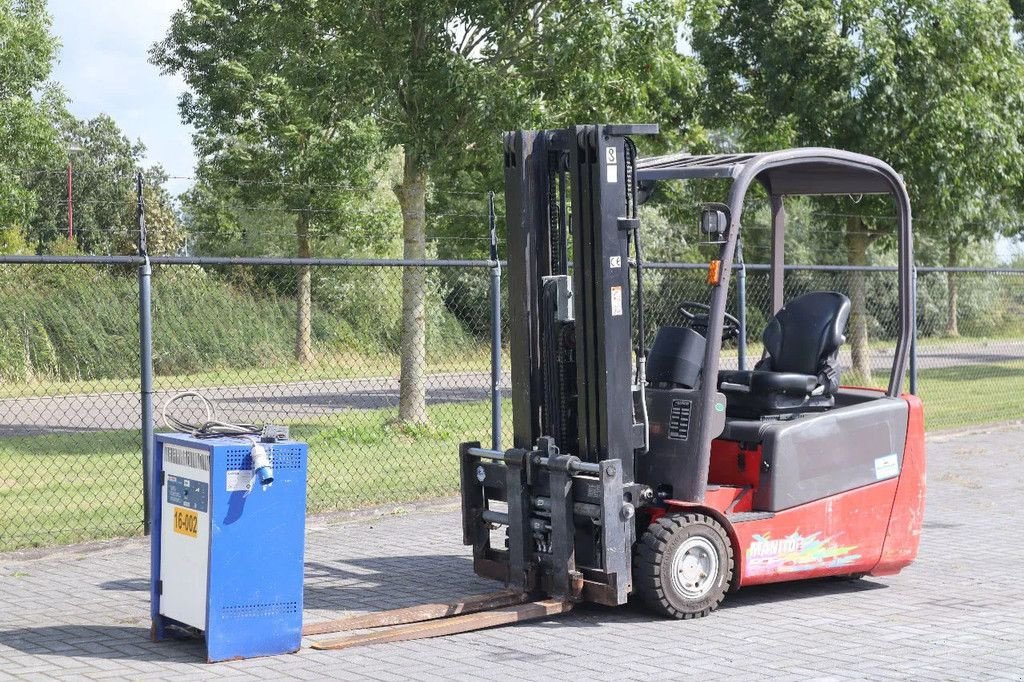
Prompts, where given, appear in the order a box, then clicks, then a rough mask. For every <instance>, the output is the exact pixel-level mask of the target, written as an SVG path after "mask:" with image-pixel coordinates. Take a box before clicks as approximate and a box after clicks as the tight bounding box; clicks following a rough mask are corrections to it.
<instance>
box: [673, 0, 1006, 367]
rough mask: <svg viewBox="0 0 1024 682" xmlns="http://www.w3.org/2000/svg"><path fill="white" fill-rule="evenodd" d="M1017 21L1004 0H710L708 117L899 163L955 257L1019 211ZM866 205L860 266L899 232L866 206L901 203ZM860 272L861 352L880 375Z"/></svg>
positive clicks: (699, 32)
mask: <svg viewBox="0 0 1024 682" xmlns="http://www.w3.org/2000/svg"><path fill="white" fill-rule="evenodd" d="M1012 20H1013V18H1012V15H1011V12H1010V8H1009V6H1008V5H1007V3H1006V2H1004V1H1000V0H984V1H981V2H978V1H976V0H698V2H697V3H696V7H695V10H694V15H693V25H694V41H693V44H694V48H695V49H696V51H697V53H698V54H699V56H700V60H701V63H702V64H703V65H704V68H705V70H706V72H707V82H706V106H705V107H704V111H705V112H706V114H707V122H708V123H709V124H710V125H713V126H716V127H718V128H723V129H728V130H731V131H733V132H734V134H735V135H736V137H737V138H738V139H739V141H740V146H741V147H743V148H745V149H749V150H756V149H766V148H773V147H782V146H804V145H823V146H832V147H839V148H843V149H849V150H852V151H858V152H863V153H867V154H871V155H873V156H877V157H880V158H882V159H884V160H886V161H888V162H889V163H890V164H891V165H892V166H894V167H895V168H896V169H897V170H899V171H900V172H901V173H903V175H904V177H905V179H906V182H907V185H908V188H909V189H910V192H911V196H912V198H913V201H914V206H915V209H914V210H915V214H916V215H917V216H918V217H919V218H921V219H920V220H919V221H918V223H917V233H918V234H919V235H924V236H927V237H930V238H931V239H933V240H936V241H938V242H939V243H941V244H943V245H944V246H946V247H947V252H948V259H949V260H950V261H953V263H951V264H955V259H956V254H957V253H958V250H959V249H960V248H962V247H963V246H964V245H966V244H967V243H969V242H970V241H971V240H972V239H979V238H991V237H992V236H993V235H994V233H995V232H996V231H997V229H998V225H999V224H1000V221H999V220H994V219H993V216H994V215H1000V216H1005V215H1007V214H1011V213H1015V212H1016V210H1017V203H1016V201H1015V197H1014V196H1013V195H1014V193H1015V192H1016V191H1017V188H1018V187H1019V186H1020V177H1021V173H1022V170H1024V147H1022V145H1021V143H1020V131H1021V130H1022V126H1024V107H1022V104H1024V101H1022V97H1024V94H1022V93H1024V88H1022V86H1024V58H1022V54H1021V52H1020V51H1019V50H1018V49H1017V47H1016V45H1015V44H1014V37H1013V22H1012ZM831 205H832V206H834V205H835V204H834V203H833V204H831ZM865 209H866V210H865ZM837 213H838V212H837ZM857 213H858V214H859V215H851V216H850V217H848V218H845V219H844V218H841V217H836V218H835V219H834V220H833V224H834V226H835V227H838V225H839V223H838V221H840V220H842V221H843V222H845V223H846V240H845V242H846V243H845V247H846V252H847V261H848V263H849V264H851V265H862V264H866V263H867V262H868V249H869V247H870V246H871V244H872V243H873V242H874V241H876V240H878V239H879V238H881V237H885V236H889V235H890V234H891V233H890V232H889V231H888V230H886V229H884V226H883V224H881V223H879V222H876V221H872V220H870V219H864V218H863V217H862V216H863V215H864V214H867V215H870V214H871V213H891V208H890V207H889V206H888V205H884V204H879V203H877V202H873V201H868V202H867V203H866V204H864V205H863V206H861V207H860V210H859V211H858V212H857ZM858 281H859V280H858ZM858 281H855V282H854V285H855V286H854V289H855V290H854V292H853V294H854V299H855V300H854V314H853V316H852V318H851V322H852V326H853V335H852V340H853V347H854V348H853V350H854V362H855V365H857V367H858V369H859V371H860V372H861V373H862V374H864V375H865V376H870V372H869V367H868V364H867V358H866V342H867V332H866V319H865V317H864V306H863V296H864V292H863V287H857V286H856V285H857V284H858ZM861 284H862V282H861ZM954 284H955V283H954V282H953V281H951V282H950V306H949V307H950V319H951V320H953V321H954V322H953V325H952V327H951V330H950V331H951V332H955V310H956V300H955V296H956V288H955V286H954Z"/></svg>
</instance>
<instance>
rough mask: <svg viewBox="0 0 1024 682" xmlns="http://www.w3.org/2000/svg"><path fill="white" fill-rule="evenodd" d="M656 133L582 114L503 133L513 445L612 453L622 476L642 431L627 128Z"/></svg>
mask: <svg viewBox="0 0 1024 682" xmlns="http://www.w3.org/2000/svg"><path fill="white" fill-rule="evenodd" d="M656 132H657V126H653V125H588V126H576V127H573V128H568V129H563V130H549V131H519V132H515V133H510V134H508V135H507V137H506V139H505V200H506V215H507V226H508V234H507V245H508V246H507V248H508V276H509V310H510V316H511V319H512V320H513V321H514V324H515V325H516V330H515V331H516V333H513V334H512V336H511V340H510V352H511V356H512V405H513V427H514V438H513V440H514V445H515V447H517V448H527V449H529V448H532V447H534V446H535V445H536V443H537V441H538V439H539V438H541V437H550V438H552V439H553V441H554V444H555V445H556V446H557V447H558V448H559V450H560V451H561V452H565V453H568V454H572V455H575V456H576V457H578V458H579V459H580V460H582V461H584V462H594V463H596V462H601V461H604V460H606V459H609V458H613V459H618V460H620V461H621V462H622V469H623V480H624V482H625V483H632V482H633V479H634V462H633V460H634V451H635V450H636V449H638V448H642V447H643V445H644V437H645V434H644V426H643V424H642V423H638V422H637V420H636V419H635V416H634V412H635V411H634V409H633V405H634V396H633V390H634V382H633V378H632V362H631V357H632V352H631V347H632V336H633V334H632V320H631V315H630V311H631V310H632V307H631V301H630V297H631V290H630V266H629V241H630V236H631V234H632V233H634V231H635V230H637V229H638V227H639V221H638V219H637V200H636V193H637V187H636V147H635V146H634V145H633V143H632V141H631V140H630V139H629V138H628V137H627V136H628V135H638V134H653V133H656ZM570 207H571V208H570ZM570 254H571V256H570ZM570 257H571V262H572V266H571V268H570V266H569V259H570Z"/></svg>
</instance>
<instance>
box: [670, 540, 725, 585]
mask: <svg viewBox="0 0 1024 682" xmlns="http://www.w3.org/2000/svg"><path fill="white" fill-rule="evenodd" d="M670 569H671V572H672V586H673V587H675V589H676V591H677V592H679V593H680V594H682V595H683V596H684V597H686V598H687V599H700V598H702V597H705V596H707V594H708V592H710V591H711V588H712V587H714V585H715V581H716V580H717V578H718V552H717V551H716V550H715V546H714V545H712V544H711V541H710V540H708V539H707V538H702V537H692V538H687V539H686V540H685V541H684V542H683V544H681V545H680V546H679V549H678V550H676V552H675V554H674V555H673V557H672V566H671V567H670Z"/></svg>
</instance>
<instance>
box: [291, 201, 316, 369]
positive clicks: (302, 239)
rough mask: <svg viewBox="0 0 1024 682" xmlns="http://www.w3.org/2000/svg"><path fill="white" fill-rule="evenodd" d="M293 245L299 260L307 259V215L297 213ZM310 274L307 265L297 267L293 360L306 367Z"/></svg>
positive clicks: (308, 359)
mask: <svg viewBox="0 0 1024 682" xmlns="http://www.w3.org/2000/svg"><path fill="white" fill-rule="evenodd" d="M295 244H296V251H297V255H298V257H299V258H309V257H310V255H311V253H312V250H311V249H310V247H309V214H308V213H307V212H306V211H302V212H301V213H299V217H298V219H297V220H296V222H295ZM312 279H313V278H312V272H311V271H310V268H309V266H308V265H301V266H299V287H298V293H297V304H298V305H297V311H296V315H295V360H296V361H297V362H299V363H300V364H303V365H306V364H309V363H311V362H313V339H312V332H311V330H312V317H313V310H312V307H313V286H312V284H313V282H312Z"/></svg>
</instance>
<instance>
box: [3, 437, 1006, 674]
mask: <svg viewBox="0 0 1024 682" xmlns="http://www.w3.org/2000/svg"><path fill="white" fill-rule="evenodd" d="M929 457H930V467H931V468H930V476H929V485H930V490H929V497H928V512H927V516H926V520H925V525H924V537H923V542H922V550H921V555H920V558H919V560H918V562H917V563H916V564H915V565H914V566H912V567H911V568H909V569H908V570H906V571H904V573H903V574H902V575H900V576H897V577H894V578H887V579H884V580H879V579H868V580H863V581H860V582H858V583H845V582H837V581H814V582H805V583H793V584H790V585H780V586H772V587H764V588H754V589H749V590H745V591H742V592H740V593H738V594H735V595H731V596H730V597H729V598H728V599H727V601H726V603H725V604H724V605H723V607H722V608H721V609H720V610H719V611H718V612H717V613H715V614H713V615H712V616H711V617H708V618H705V619H702V620H699V621H689V622H672V621H664V620H660V619H658V618H655V617H652V616H651V615H648V614H647V613H645V612H644V611H643V610H641V609H640V608H639V607H633V606H630V607H625V608H621V609H617V610H612V609H604V608H598V607H584V608H581V609H579V610H578V611H576V612H574V613H573V614H570V615H568V616H566V617H562V618H560V619H553V620H551V621H548V622H542V623H536V624H522V625H519V626H516V627H506V628H501V629H496V630H490V631H485V632H478V633H472V634H466V635H460V636H456V637H449V638H447V639H439V640H427V641H419V642H405V643H400V644H391V645H379V646H375V647H365V648H362V649H353V650H349V651H339V652H314V651H312V650H304V651H302V652H301V653H299V654H296V655H292V656H280V657H277V658H270V659H258V660H249V661H240V662H234V663H223V664H217V665H207V664H204V663H200V662H198V661H199V659H200V657H201V649H200V646H199V645H198V644H195V643H180V642H175V643H161V644H152V643H150V642H149V641H148V640H147V628H148V620H147V619H148V615H147V614H148V592H147V574H148V556H147V545H146V543H145V542H144V541H142V540H130V541H120V542H113V543H106V544H99V545H92V546H79V547H72V548H66V549H63V550H60V551H54V552H49V553H45V554H37V555H34V556H26V555H21V556H19V555H11V554H8V555H0V679H8V678H47V679H49V678H54V677H62V678H81V677H87V678H104V679H105V678H126V677H127V678H147V679H169V680H170V679H174V680H187V679H194V678H200V677H207V676H217V677H229V678H230V677H237V678H253V677H255V678H274V679H278V678H288V677H293V678H299V679H323V678H325V677H334V678H344V679H369V680H401V679H416V680H439V679H453V678H455V679H481V680H494V679H499V678H500V679H526V680H536V679H540V678H542V677H551V678H564V679H584V678H586V679H681V678H684V677H685V678H696V679H725V678H733V679H737V678H739V679H762V678H779V679H806V678H817V679H847V678H857V679H863V678H870V679H877V678H883V677H897V678H914V679H922V680H953V679H957V680H958V679H964V678H974V679H1011V680H1021V679H1024V672H1022V671H1024V608H1022V604H1024V581H1022V578H1021V575H1020V567H1021V566H1022V565H1024V530H1022V529H1024V511H1022V509H1021V504H1020V503H1021V501H1022V499H1024V495H1022V491H1024V429H1022V428H1021V427H1003V428H998V429H993V430H989V431H984V432H976V433H971V434H952V435H942V436H936V437H933V438H931V439H930V440H929ZM458 539H459V529H458V513H457V510H456V509H455V508H454V506H453V505H452V504H450V503H445V504H441V505H435V506H433V507H429V508H418V509H416V510H415V511H413V512H411V513H405V514H397V513H396V514H394V515H391V516H383V517H375V518H367V517H362V518H356V519H352V518H341V517H327V518H317V519H312V520H311V522H310V528H309V536H308V553H307V558H308V564H307V589H306V605H307V609H308V612H307V617H308V618H309V619H310V620H313V619H321V618H324V617H326V616H327V615H329V614H332V615H333V614H337V613H339V612H345V611H352V612H355V611H367V610H375V609H382V608H393V607H397V606H404V605H410V604H414V603H417V602H421V601H425V600H428V599H444V598H449V597H455V596H458V595H464V594H468V593H473V592H481V591H487V590H489V589H493V588H494V584H493V583H489V582H486V581H482V580H480V579H477V578H475V577H473V576H472V572H471V568H470V562H469V559H468V557H467V553H466V551H465V549H464V548H463V547H462V546H461V545H459V544H458Z"/></svg>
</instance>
